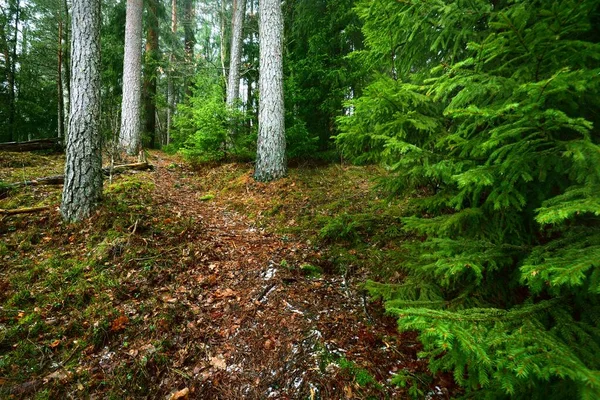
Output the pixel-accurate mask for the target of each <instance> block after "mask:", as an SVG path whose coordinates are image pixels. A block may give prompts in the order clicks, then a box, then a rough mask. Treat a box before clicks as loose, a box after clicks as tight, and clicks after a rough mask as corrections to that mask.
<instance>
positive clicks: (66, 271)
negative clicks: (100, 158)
mask: <svg viewBox="0 0 600 400" xmlns="http://www.w3.org/2000/svg"><path fill="white" fill-rule="evenodd" d="M149 162H150V163H151V164H153V165H154V167H155V168H154V170H153V171H147V172H138V171H136V172H132V173H128V174H123V175H118V176H114V177H113V179H111V180H110V181H107V182H106V183H105V189H104V191H105V198H104V201H103V203H102V205H101V206H100V207H99V209H98V211H97V212H96V213H95V215H94V216H93V217H92V218H90V219H89V220H88V221H85V222H81V223H77V224H64V223H62V222H61V218H60V214H59V212H58V209H57V206H58V204H59V200H60V190H61V187H60V186H27V187H24V188H19V189H10V188H7V187H6V183H13V182H18V181H23V180H27V179H32V178H36V177H42V176H48V175H54V174H59V173H61V172H62V168H63V163H64V158H63V156H61V155H33V154H19V153H0V209H12V208H20V207H31V206H40V205H42V206H43V205H48V206H51V208H50V209H49V210H47V211H41V212H38V213H35V214H23V215H14V216H6V215H5V216H1V215H0V238H1V240H0V397H2V398H6V397H8V398H40V399H41V398H92V399H94V398H95V399H100V398H115V399H124V398H162V399H184V398H191V399H194V398H198V399H267V398H274V399H367V398H373V399H385V398H408V397H409V395H410V394H412V395H413V397H417V398H428V399H445V398H449V397H450V395H451V394H452V392H453V390H454V389H453V384H452V381H451V378H449V377H448V376H447V375H438V376H435V377H432V376H431V375H430V374H429V373H428V372H427V362H426V360H423V359H419V358H418V356H417V353H418V351H419V350H420V345H419V343H418V341H417V339H416V337H415V335H414V334H413V333H398V332H397V330H396V323H395V320H394V319H393V318H391V317H388V316H386V315H385V314H384V312H383V309H382V306H381V304H380V303H379V302H374V301H370V300H369V299H368V297H367V296H366V294H365V293H364V291H363V290H362V289H361V283H363V282H364V281H365V279H367V278H372V279H379V278H385V279H387V280H388V281H389V280H392V281H393V280H398V279H401V274H400V273H398V272H397V271H396V268H395V267H393V259H394V257H395V256H397V254H398V253H399V252H401V251H400V250H399V249H397V247H396V246H397V243H398V241H400V240H402V237H401V235H402V234H401V233H399V232H398V231H396V230H395V229H394V226H396V225H395V222H396V219H397V218H398V217H399V215H400V212H399V211H398V210H399V208H401V206H402V205H401V204H391V203H390V202H389V201H387V200H385V199H383V198H380V197H381V196H380V195H379V194H378V192H377V190H374V185H375V184H374V180H373V178H375V177H381V176H383V175H385V172H384V171H381V170H379V169H377V168H374V167H360V168H359V167H351V166H340V165H323V166H314V165H302V166H298V167H295V168H291V169H290V173H289V176H288V177H287V178H285V179H282V180H280V181H277V182H274V183H271V184H261V183H256V182H254V180H253V179H252V175H251V173H252V165H250V164H222V165H214V166H200V167H193V166H190V165H189V164H187V163H185V162H184V161H183V160H182V159H180V158H179V157H177V156H171V155H167V154H164V153H161V152H152V153H151V154H150V155H149ZM398 373H401V374H403V375H404V376H406V377H407V378H408V382H409V383H408V384H407V385H405V386H404V387H401V386H397V385H394V384H392V382H391V380H392V378H393V377H394V376H395V375H396V374H398ZM409 392H410V393H409Z"/></svg>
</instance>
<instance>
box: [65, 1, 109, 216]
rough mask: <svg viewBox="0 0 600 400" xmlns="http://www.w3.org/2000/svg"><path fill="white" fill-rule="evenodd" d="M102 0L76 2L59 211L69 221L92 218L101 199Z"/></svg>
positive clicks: (74, 3)
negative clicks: (67, 134) (68, 108)
mask: <svg viewBox="0 0 600 400" xmlns="http://www.w3.org/2000/svg"><path fill="white" fill-rule="evenodd" d="M100 20H101V16H100V0H73V12H72V43H71V61H72V71H71V102H70V103H71V113H70V117H69V137H68V140H67V160H66V165H65V183H64V188H63V194H62V203H61V206H60V211H61V213H62V215H63V218H64V219H65V220H66V221H78V220H81V219H83V218H86V217H88V216H89V215H90V213H91V212H92V210H93V209H94V207H95V206H96V204H97V203H98V202H99V201H100V200H101V197H102V155H101V148H100V144H101V137H100Z"/></svg>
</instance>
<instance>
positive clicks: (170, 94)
mask: <svg viewBox="0 0 600 400" xmlns="http://www.w3.org/2000/svg"><path fill="white" fill-rule="evenodd" d="M171 33H172V34H173V37H175V36H176V35H177V0H171ZM174 63H175V51H174V50H171V54H169V75H168V77H167V80H168V81H167V101H168V103H169V106H168V107H167V138H166V140H165V144H167V145H168V144H169V142H170V141H171V124H172V122H171V119H172V117H173V111H174V110H175V87H174V85H173V64H174Z"/></svg>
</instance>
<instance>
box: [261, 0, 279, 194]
mask: <svg viewBox="0 0 600 400" xmlns="http://www.w3.org/2000/svg"><path fill="white" fill-rule="evenodd" d="M259 37H260V61H259V62H260V69H259V91H260V99H259V111H258V143H257V153H256V169H255V171H254V179H256V180H257V181H261V182H267V181H271V180H274V179H278V178H281V177H283V176H285V174H286V161H285V125H284V104H283V60H282V58H283V57H282V55H283V54H282V52H283V15H282V12H281V1H280V0H262V1H261V3H260V9H259Z"/></svg>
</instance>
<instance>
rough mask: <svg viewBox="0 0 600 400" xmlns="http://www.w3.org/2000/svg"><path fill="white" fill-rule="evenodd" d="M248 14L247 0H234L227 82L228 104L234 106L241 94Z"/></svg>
mask: <svg viewBox="0 0 600 400" xmlns="http://www.w3.org/2000/svg"><path fill="white" fill-rule="evenodd" d="M245 15H246V0H234V1H233V18H232V21H231V25H232V27H231V30H232V33H231V55H230V57H229V77H228V83H227V105H228V106H229V107H231V106H233V104H234V103H235V101H236V100H237V99H238V98H239V94H240V63H241V60H242V30H243V26H244V16H245Z"/></svg>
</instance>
